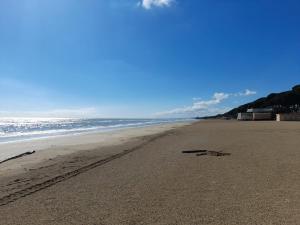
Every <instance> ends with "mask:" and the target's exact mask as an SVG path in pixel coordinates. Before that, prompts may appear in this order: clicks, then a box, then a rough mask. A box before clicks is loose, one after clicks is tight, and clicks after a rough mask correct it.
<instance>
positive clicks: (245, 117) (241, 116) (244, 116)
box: [237, 113, 253, 120]
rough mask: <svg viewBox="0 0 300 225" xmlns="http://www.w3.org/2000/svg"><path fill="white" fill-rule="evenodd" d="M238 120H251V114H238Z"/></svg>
mask: <svg viewBox="0 0 300 225" xmlns="http://www.w3.org/2000/svg"><path fill="white" fill-rule="evenodd" d="M237 119H238V120H253V115H252V113H238V117H237Z"/></svg>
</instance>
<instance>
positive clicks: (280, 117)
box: [276, 112, 300, 121]
mask: <svg viewBox="0 0 300 225" xmlns="http://www.w3.org/2000/svg"><path fill="white" fill-rule="evenodd" d="M276 121H300V112H298V113H297V112H295V113H280V114H276Z"/></svg>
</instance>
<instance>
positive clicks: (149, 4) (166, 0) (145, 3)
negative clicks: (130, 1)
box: [138, 0, 175, 9]
mask: <svg viewBox="0 0 300 225" xmlns="http://www.w3.org/2000/svg"><path fill="white" fill-rule="evenodd" d="M174 1H175V0H141V1H139V2H138V5H139V6H142V7H143V8H145V9H151V8H153V7H169V6H171V4H172V3H174Z"/></svg>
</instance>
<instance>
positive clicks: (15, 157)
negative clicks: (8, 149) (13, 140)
mask: <svg viewBox="0 0 300 225" xmlns="http://www.w3.org/2000/svg"><path fill="white" fill-rule="evenodd" d="M34 153H35V151H29V152H24V153H22V154H19V155H16V156H13V157H10V158H8V159H5V160H3V161H0V164H1V163H4V162H7V161H10V160H13V159H18V158H21V157H24V156H26V155H31V154H34Z"/></svg>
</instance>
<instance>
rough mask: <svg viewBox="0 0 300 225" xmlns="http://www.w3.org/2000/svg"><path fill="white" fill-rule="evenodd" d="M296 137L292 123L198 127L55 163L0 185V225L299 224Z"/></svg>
mask: <svg viewBox="0 0 300 225" xmlns="http://www.w3.org/2000/svg"><path fill="white" fill-rule="evenodd" d="M299 137H300V123H293V122H282V123H276V122H233V121H203V122H199V123H195V124H192V125H189V126H185V127H182V128H177V129H175V130H174V129H173V130H170V131H166V132H164V133H160V134H154V135H151V136H144V137H139V138H135V139H130V141H128V142H123V143H122V144H121V145H115V146H111V147H109V146H106V147H101V148H100V147H99V149H94V150H86V151H81V152H75V153H72V154H71V155H65V156H61V157H57V158H55V159H53V160H48V162H44V163H43V164H40V165H35V168H33V169H31V170H28V171H27V172H26V173H23V174H16V175H14V176H9V177H5V178H3V179H1V180H0V182H1V183H0V184H1V185H0V195H1V196H0V224H1V225H2V224H3V225H10V224H28V225H35V224H39V225H40V224H43V225H47V224H66V225H70V224H78V225H79V224H82V225H83V224H84V225H100V224H111V225H117V224H128V225H134V224H182V225H189V224H203V225H208V224H214V225H215V224H216V225H218V224H223V225H234V224H241V225H242V224H243V225H245V224H257V225H271V224H272V225H275V224H278V225H285V224H295V225H296V224H300V179H299V177H300V149H299V146H300V139H299ZM191 149H193V150H213V151H223V152H224V153H231V155H226V156H220V157H216V156H213V155H202V156H196V154H182V151H183V150H191Z"/></svg>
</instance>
